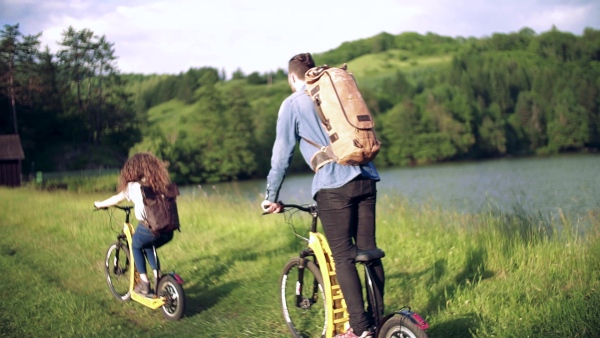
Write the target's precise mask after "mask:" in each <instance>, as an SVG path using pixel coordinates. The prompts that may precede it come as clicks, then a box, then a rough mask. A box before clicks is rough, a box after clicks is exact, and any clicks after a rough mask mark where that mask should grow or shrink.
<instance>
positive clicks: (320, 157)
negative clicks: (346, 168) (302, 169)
mask: <svg viewBox="0 0 600 338" xmlns="http://www.w3.org/2000/svg"><path fill="white" fill-rule="evenodd" d="M302 139H303V140H304V141H306V142H308V143H310V144H311V145H313V146H315V147H316V148H318V149H319V150H318V151H317V152H316V153H314V155H313V156H312V157H311V158H310V165H311V166H312V169H313V171H314V172H317V171H319V169H321V167H323V166H324V165H326V164H327V163H331V162H335V161H337V159H338V158H337V156H335V154H334V153H333V151H331V148H330V147H325V146H322V145H319V144H318V143H316V142H313V141H311V140H309V139H307V138H305V137H303V138H302Z"/></svg>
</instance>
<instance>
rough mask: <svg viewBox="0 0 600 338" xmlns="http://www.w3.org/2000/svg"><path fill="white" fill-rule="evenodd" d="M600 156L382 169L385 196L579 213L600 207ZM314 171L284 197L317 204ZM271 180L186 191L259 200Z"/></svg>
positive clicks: (444, 204)
mask: <svg viewBox="0 0 600 338" xmlns="http://www.w3.org/2000/svg"><path fill="white" fill-rule="evenodd" d="M599 171H600V155H594V154H592V155H563V156H556V157H544V158H524V159H523V158H521V159H501V160H490V161H480V162H468V163H451V164H441V165H434V166H427V167H417V168H392V169H381V170H380V171H379V173H380V176H381V182H380V183H379V184H378V192H379V196H380V197H381V196H384V195H390V196H400V197H403V198H405V199H406V201H408V202H409V203H412V204H415V205H421V204H427V205H429V206H434V207H441V208H443V209H448V210H455V211H459V212H478V211H481V210H485V209H487V208H489V207H490V206H493V207H494V208H497V209H501V210H505V211H514V210H517V209H521V208H522V209H523V210H525V211H527V212H535V213H537V212H541V213H543V214H548V213H555V212H558V210H559V209H561V210H563V211H564V212H566V213H568V214H571V215H574V214H576V213H585V212H587V211H588V210H591V209H600V175H599ZM311 180H312V175H311V174H307V175H291V176H288V177H287V178H286V179H285V182H284V186H283V188H282V190H281V192H280V194H279V197H280V199H281V200H283V201H284V202H288V203H311V202H312V201H313V200H312V197H311V196H310V186H311ZM265 184H266V180H252V181H244V182H234V183H220V184H216V185H202V186H194V187H185V188H184V189H183V193H184V194H198V195H204V194H206V195H213V194H221V195H236V196H243V197H245V198H248V199H253V200H256V201H257V205H258V202H259V201H261V200H262V199H263V197H264V189H265Z"/></svg>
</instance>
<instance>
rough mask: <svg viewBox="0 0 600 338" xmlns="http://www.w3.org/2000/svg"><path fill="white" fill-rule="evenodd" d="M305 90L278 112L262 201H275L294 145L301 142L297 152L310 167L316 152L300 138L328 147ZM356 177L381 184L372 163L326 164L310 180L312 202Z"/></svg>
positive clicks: (283, 104)
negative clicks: (369, 179) (367, 178)
mask: <svg viewBox="0 0 600 338" xmlns="http://www.w3.org/2000/svg"><path fill="white" fill-rule="evenodd" d="M305 89H306V87H305V86H304V87H302V88H301V89H300V90H298V91H296V92H295V93H293V94H292V95H290V96H288V97H287V98H286V99H285V100H284V101H283V103H282V104H281V107H280V108H279V115H278V117H277V135H276V137H275V144H274V145H273V155H272V157H271V170H270V171H269V175H268V176H267V192H266V196H265V200H267V201H270V202H276V201H277V200H278V197H279V190H280V189H281V185H282V183H283V180H284V179H285V175H286V172H287V169H288V167H289V165H290V163H291V161H292V155H293V154H294V150H295V147H296V142H300V152H301V153H302V157H304V161H306V163H307V164H308V166H309V167H310V159H311V157H312V156H313V154H314V153H315V152H317V151H318V150H319V149H317V148H316V147H315V146H314V145H311V144H310V143H308V142H306V140H304V139H303V138H306V139H309V140H311V141H313V142H316V143H317V144H321V145H328V144H329V137H328V135H327V133H326V132H325V129H324V127H322V125H321V121H320V120H319V117H318V115H317V113H316V111H315V106H314V103H313V101H312V99H311V98H310V97H309V96H308V94H306V91H305ZM358 175H362V176H365V177H369V178H372V179H374V180H376V181H379V180H380V178H379V174H378V173H377V169H375V166H374V165H373V163H372V162H369V163H367V164H365V165H360V166H349V165H341V164H337V163H335V162H332V163H328V164H326V165H325V166H323V167H322V168H321V169H319V171H318V172H317V173H315V176H314V177H313V181H312V188H311V193H312V196H313V199H314V198H315V195H316V194H317V192H318V191H319V190H320V189H329V188H338V187H341V186H342V185H344V184H346V183H348V182H350V181H351V180H353V179H354V178H355V177H357V176H358Z"/></svg>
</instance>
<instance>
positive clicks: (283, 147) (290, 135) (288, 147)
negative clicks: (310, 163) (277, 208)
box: [265, 100, 297, 202]
mask: <svg viewBox="0 0 600 338" xmlns="http://www.w3.org/2000/svg"><path fill="white" fill-rule="evenodd" d="M294 109H295V107H294V105H293V104H292V103H291V102H290V101H289V100H285V101H283V103H282V104H281V107H280V108H279V114H278V117H277V129H276V136H275V143H274V144H273V154H272V155H271V170H270V171H269V175H268V176H267V191H266V195H265V200H266V201H269V202H275V201H277V198H278V196H279V190H280V189H281V186H282V184H283V180H284V179H285V175H286V172H287V169H288V168H289V166H290V163H291V162H292V156H293V155H294V149H295V147H296V140H297V136H296V119H295V116H294V113H295V111H294Z"/></svg>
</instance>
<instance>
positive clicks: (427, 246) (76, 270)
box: [0, 188, 600, 337]
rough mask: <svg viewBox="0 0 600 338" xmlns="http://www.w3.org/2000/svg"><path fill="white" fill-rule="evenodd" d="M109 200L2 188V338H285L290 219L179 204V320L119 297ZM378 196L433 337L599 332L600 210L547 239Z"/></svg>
mask: <svg viewBox="0 0 600 338" xmlns="http://www.w3.org/2000/svg"><path fill="white" fill-rule="evenodd" d="M104 197H106V196H104V195H88V194H75V193H65V192H60V193H47V192H36V191H32V190H27V189H16V190H14V189H3V188H0V201H2V203H0V214H1V215H3V236H0V268H1V269H2V271H3V273H2V275H1V277H0V283H1V284H2V285H3V287H2V288H1V289H0V290H1V291H0V296H1V297H2V299H3V301H2V302H0V336H6V337H56V336H63V337H107V336H111V337H117V336H123V337H124V336H129V337H131V336H133V337H138V336H140V337H141V336H144V337H147V336H151V337H159V336H164V335H169V336H202V337H225V336H229V337H254V336H263V337H286V336H288V334H287V332H286V328H285V324H284V323H283V319H282V317H281V314H280V311H279V305H278V299H277V297H278V296H277V280H278V277H279V273H280V269H281V268H282V266H283V264H284V263H285V262H286V261H287V260H288V259H289V258H290V257H291V256H293V255H294V254H295V253H296V252H297V251H298V250H299V249H300V245H299V244H298V242H297V240H296V239H295V238H294V237H293V235H292V234H291V231H290V230H289V229H288V227H287V226H285V225H284V222H283V217H282V216H281V215H273V216H265V217H262V216H260V211H259V209H258V204H256V203H252V204H251V203H249V202H246V201H243V202H239V203H235V202H234V201H235V198H231V197H211V198H207V197H204V196H202V195H198V196H186V197H185V198H182V199H181V201H180V213H181V219H182V220H183V232H182V233H181V234H177V235H176V238H175V240H174V241H173V242H172V243H169V244H168V246H167V247H165V248H163V249H161V251H160V253H161V257H162V260H163V268H164V270H166V271H171V270H175V271H177V272H178V273H179V274H180V275H181V276H182V277H183V278H184V280H186V284H185V285H184V288H185V291H186V296H187V301H188V307H187V311H186V317H185V318H184V319H183V320H182V321H180V322H177V323H170V322H166V321H165V320H164V319H163V318H162V315H161V314H160V312H159V311H152V310H149V309H146V308H143V307H142V306H141V305H139V304H137V303H133V302H128V303H119V302H118V301H117V300H115V299H114V298H112V296H111V295H110V293H109V291H108V289H107V287H106V284H105V281H104V276H103V256H104V254H105V250H106V248H107V247H108V245H109V244H110V243H111V242H112V241H113V239H114V237H115V235H116V233H115V232H114V231H112V230H111V225H112V228H113V229H118V228H119V223H120V221H121V215H120V214H119V213H115V216H116V218H115V220H113V222H112V223H111V222H109V217H108V215H107V213H106V212H103V211H102V212H92V211H91V209H92V208H91V205H92V201H94V200H97V199H101V198H104ZM379 201H380V202H379V203H378V238H379V245H380V246H381V247H382V248H384V249H385V251H386V253H387V256H386V258H385V260H384V264H385V267H386V275H387V285H386V296H385V301H386V307H387V311H388V312H389V311H392V310H394V309H396V308H399V307H401V306H404V305H410V306H412V307H413V309H415V310H416V311H418V312H419V313H421V314H422V315H424V316H426V317H427V319H428V320H429V322H430V324H431V329H430V331H429V333H430V335H431V336H432V337H442V336H443V337H468V336H471V335H474V336H479V337H491V336H495V337H527V336H529V337H546V336H561V335H564V336H573V337H591V336H598V335H600V330H599V329H598V328H599V327H600V319H599V316H598V310H597V309H598V307H599V306H600V291H599V290H600V289H599V287H600V275H599V271H600V236H599V234H598V232H599V231H600V222H598V220H597V219H598V217H597V216H598V215H597V214H595V215H592V214H590V215H589V219H588V220H587V222H588V225H587V226H588V227H589V228H588V231H587V235H586V236H585V237H581V236H578V235H576V234H578V233H580V231H577V229H576V226H577V224H569V223H568V222H566V221H561V220H560V219H559V220H555V222H556V223H555V224H553V225H552V226H553V227H554V228H557V227H558V226H561V227H565V229H566V231H565V233H566V235H565V236H555V237H552V238H549V237H546V236H543V235H542V233H541V232H539V231H537V230H536V226H537V224H538V220H536V219H527V218H523V217H524V215H519V216H521V217H513V218H507V217H505V216H502V215H495V214H492V213H490V214H480V215H459V214H454V213H448V212H442V211H439V210H431V209H427V208H422V209H420V210H415V209H409V208H408V207H407V205H406V203H404V202H403V201H402V200H398V199H397V198H395V197H394V196H381V197H380V199H379ZM295 218H296V217H295ZM296 219H297V221H298V223H296V224H297V225H299V224H303V223H302V222H300V221H301V220H302V219H301V218H296ZM532 224H533V225H532Z"/></svg>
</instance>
